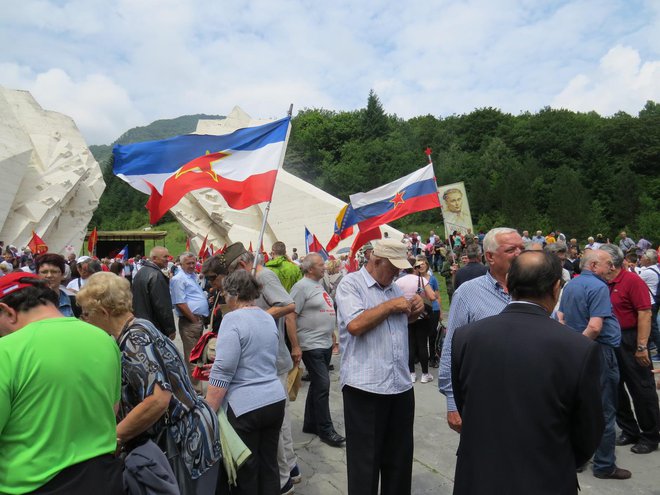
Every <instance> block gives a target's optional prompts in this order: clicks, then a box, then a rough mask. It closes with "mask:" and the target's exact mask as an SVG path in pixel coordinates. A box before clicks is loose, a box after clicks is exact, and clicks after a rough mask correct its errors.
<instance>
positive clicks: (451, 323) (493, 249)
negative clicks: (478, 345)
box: [438, 227, 525, 433]
mask: <svg viewBox="0 0 660 495" xmlns="http://www.w3.org/2000/svg"><path fill="white" fill-rule="evenodd" d="M524 249H525V246H524V243H523V240H522V237H520V234H519V233H518V231H517V230H515V229H510V228H507V227H498V228H495V229H492V230H490V231H488V233H487V234H486V237H484V255H485V257H486V262H487V264H488V272H487V273H486V274H485V275H482V276H480V277H477V278H474V279H472V280H468V281H467V282H465V283H464V284H461V286H460V287H459V288H458V290H457V291H456V292H454V297H453V298H452V301H451V306H450V308H449V320H448V322H447V336H446V337H445V341H444V343H443V345H442V356H441V357H440V371H439V373H438V388H439V389H440V392H441V393H442V394H444V395H445V397H447V423H448V424H449V427H450V428H451V429H452V430H455V431H457V432H458V433H460V432H461V415H460V414H459V412H458V410H457V408H456V403H455V402H454V391H453V390H452V384H451V342H452V337H453V336H454V332H455V331H456V329H457V328H459V327H462V326H463V325H467V324H468V323H472V322H473V321H478V320H482V319H484V318H487V317H489V316H494V315H497V314H499V313H500V312H501V311H502V310H503V309H504V308H505V307H506V305H507V304H509V302H510V300H511V298H510V297H509V293H508V291H507V289H506V274H507V272H508V271H509V267H510V266H511V262H512V261H513V259H514V258H516V257H517V256H518V255H519V254H520V253H522V252H523V250H524Z"/></svg>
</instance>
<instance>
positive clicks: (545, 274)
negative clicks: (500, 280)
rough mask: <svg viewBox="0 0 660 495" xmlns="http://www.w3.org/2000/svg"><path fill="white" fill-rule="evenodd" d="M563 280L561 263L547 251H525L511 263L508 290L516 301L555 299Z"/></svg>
mask: <svg viewBox="0 0 660 495" xmlns="http://www.w3.org/2000/svg"><path fill="white" fill-rule="evenodd" d="M559 280H561V262H560V261H559V258H558V257H557V256H554V255H552V254H550V253H547V252H545V251H525V252H523V253H521V254H520V256H518V257H516V258H515V259H514V260H513V261H512V262H511V268H509V273H508V275H507V288H508V290H509V294H511V298H512V299H513V300H514V301H520V300H522V301H525V300H531V301H539V300H545V299H547V298H554V297H555V295H554V291H555V287H556V286H557V283H558V282H559Z"/></svg>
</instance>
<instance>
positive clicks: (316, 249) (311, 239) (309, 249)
mask: <svg viewBox="0 0 660 495" xmlns="http://www.w3.org/2000/svg"><path fill="white" fill-rule="evenodd" d="M305 252H306V253H307V254H309V253H318V254H320V255H321V258H323V261H328V252H327V251H326V250H325V248H324V247H323V244H321V243H320V242H319V240H318V239H317V238H316V235H314V234H312V233H311V232H310V231H309V229H308V228H307V227H305Z"/></svg>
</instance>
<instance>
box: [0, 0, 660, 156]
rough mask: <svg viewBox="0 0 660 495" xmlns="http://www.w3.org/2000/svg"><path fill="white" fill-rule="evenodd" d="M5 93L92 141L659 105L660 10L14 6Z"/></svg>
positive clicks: (288, 1)
mask: <svg viewBox="0 0 660 495" xmlns="http://www.w3.org/2000/svg"><path fill="white" fill-rule="evenodd" d="M2 11H3V12H2V15H1V16H0V46H1V47H2V49H0V85H2V86H5V87H9V88H15V89H25V90H29V91H30V92H31V93H32V95H33V96H34V97H35V98H36V100H37V101H38V102H39V104H40V105H41V106H42V107H44V108H46V109H50V110H56V111H59V112H62V113H65V114H67V115H70V116H71V117H73V118H74V120H75V121H76V123H77V124H78V127H79V128H80V130H81V131H82V133H83V135H84V136H85V138H86V139H87V141H88V143H89V144H109V143H111V142H112V141H114V140H115V139H117V138H118V137H119V136H120V135H121V134H122V133H123V132H124V131H126V130H128V129H129V128H131V127H135V126H138V125H145V124H148V123H150V122H152V121H153V120H156V119H160V118H171V117H176V116H179V115H183V114H192V113H207V114H221V115H225V114H227V113H229V112H230V111H231V109H232V108H233V106H234V105H239V106H241V107H242V108H243V109H244V110H245V111H246V112H247V113H249V114H250V115H252V116H253V117H255V118H270V117H282V116H283V115H284V114H285V113H286V111H287V109H288V107H289V104H290V103H293V104H294V114H295V112H296V111H299V110H301V109H303V108H326V109H330V110H354V109H357V108H362V107H364V106H365V104H366V100H367V95H368V93H369V90H370V89H371V88H373V89H374V90H375V91H376V93H377V94H378V96H379V97H380V99H381V101H382V103H383V105H384V107H385V110H386V112H388V113H394V114H397V115H398V116H400V117H403V118H409V117H412V116H415V115H421V114H432V115H435V116H438V117H443V116H447V115H451V114H462V113H469V112H470V111H472V110H473V109H474V108H479V107H484V106H492V107H497V108H500V109H502V110H503V111H506V112H511V113H513V114H514V115H517V114H518V113H520V112H521V111H531V112H536V111H538V110H539V109H541V108H543V107H544V106H552V107H556V108H558V107H563V108H569V109H573V110H580V111H591V110H595V111H596V112H598V113H600V114H602V115H611V114H612V113H615V112H617V111H619V110H623V111H626V112H628V113H631V114H633V115H636V114H637V112H638V111H639V110H640V109H641V108H642V107H643V105H644V103H645V102H646V100H655V101H660V0H579V1H550V0H463V1H449V0H447V1H442V0H420V1H417V0H406V1H400V0H399V1H389V0H387V1H370V0H354V1H345V0H335V1H330V2H322V1H313V0H307V1H304V0H259V1H251V0H120V1H112V0H75V1H66V0H57V1H55V0H50V1H49V0H3V1H2Z"/></svg>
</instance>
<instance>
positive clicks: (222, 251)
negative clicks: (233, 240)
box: [220, 242, 227, 254]
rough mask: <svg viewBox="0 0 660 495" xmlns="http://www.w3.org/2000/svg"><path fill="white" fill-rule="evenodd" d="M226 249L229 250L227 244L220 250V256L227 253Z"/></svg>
mask: <svg viewBox="0 0 660 495" xmlns="http://www.w3.org/2000/svg"><path fill="white" fill-rule="evenodd" d="M225 249H227V243H226V242H225V245H224V246H222V249H221V250H220V254H222V253H224V252H225Z"/></svg>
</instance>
